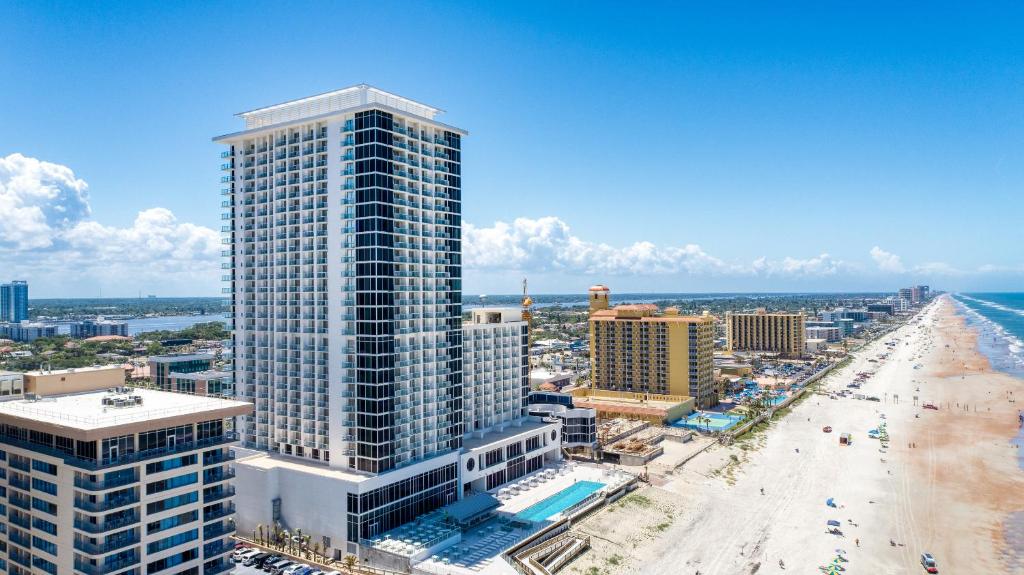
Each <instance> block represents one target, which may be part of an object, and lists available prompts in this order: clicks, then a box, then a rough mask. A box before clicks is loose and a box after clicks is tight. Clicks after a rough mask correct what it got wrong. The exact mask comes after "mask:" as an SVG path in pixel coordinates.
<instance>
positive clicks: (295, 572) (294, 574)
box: [281, 563, 306, 575]
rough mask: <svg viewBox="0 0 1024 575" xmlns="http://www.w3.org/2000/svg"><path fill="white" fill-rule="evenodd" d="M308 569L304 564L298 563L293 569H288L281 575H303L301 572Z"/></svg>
mask: <svg viewBox="0 0 1024 575" xmlns="http://www.w3.org/2000/svg"><path fill="white" fill-rule="evenodd" d="M305 569H306V566H305V565H303V564H302V563H296V564H294V565H292V566H291V567H288V568H287V569H285V570H284V571H282V572H281V575H301V572H302V571H304V570H305Z"/></svg>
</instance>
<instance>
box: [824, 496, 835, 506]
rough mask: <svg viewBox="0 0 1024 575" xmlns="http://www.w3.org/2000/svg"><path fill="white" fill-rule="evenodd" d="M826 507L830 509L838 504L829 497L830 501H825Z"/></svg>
mask: <svg viewBox="0 0 1024 575" xmlns="http://www.w3.org/2000/svg"><path fill="white" fill-rule="evenodd" d="M825 505H828V506H829V507H835V506H836V502H835V501H833V499H832V498H831V497H829V498H828V499H826V500H825Z"/></svg>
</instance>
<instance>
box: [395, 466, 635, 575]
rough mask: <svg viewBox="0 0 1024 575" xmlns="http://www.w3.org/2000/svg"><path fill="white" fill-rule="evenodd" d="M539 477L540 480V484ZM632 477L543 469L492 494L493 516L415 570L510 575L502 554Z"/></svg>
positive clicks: (578, 469) (606, 471)
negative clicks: (498, 503) (494, 501)
mask: <svg viewBox="0 0 1024 575" xmlns="http://www.w3.org/2000/svg"><path fill="white" fill-rule="evenodd" d="M542 478H543V480H542ZM631 480H633V476H632V475H630V474H628V473H625V472H621V471H615V470H609V469H603V468H599V467H596V466H590V465H580V464H576V463H571V462H568V463H563V464H561V465H558V466H552V467H548V468H545V469H542V470H540V471H538V472H536V473H533V474H531V475H528V476H526V477H524V478H522V479H520V480H519V481H517V482H515V483H512V484H510V485H506V486H505V487H502V488H500V489H498V490H495V491H494V492H493V493H492V494H493V495H495V496H496V497H497V499H498V500H499V501H501V506H500V507H499V508H498V509H496V513H495V516H494V517H493V518H491V519H490V520H488V521H486V522H483V523H480V524H478V525H476V526H474V527H472V528H469V529H466V530H464V531H462V533H461V537H460V538H459V539H458V540H457V541H454V542H453V543H450V544H446V545H444V546H442V547H440V548H438V549H434V550H432V551H431V555H430V556H429V557H426V558H425V559H424V560H423V561H419V562H416V563H415V564H414V572H418V573H437V574H441V573H443V574H463V575H469V574H475V573H509V572H511V571H510V570H511V569H512V568H511V567H510V566H509V565H508V564H507V563H505V560H504V559H502V558H501V557H500V556H501V554H502V553H503V552H504V551H505V550H506V549H508V548H509V547H512V546H513V545H516V544H517V543H519V542H520V541H523V540H524V539H526V538H527V537H529V536H531V535H532V534H534V533H536V532H537V531H538V530H540V529H542V528H543V527H544V526H546V525H549V524H550V523H551V522H552V521H557V520H559V519H560V518H561V515H562V513H564V512H566V510H570V511H573V512H574V511H575V509H574V508H575V507H577V506H579V505H580V504H583V505H587V504H589V501H588V498H592V497H593V496H595V494H600V493H602V492H603V491H609V490H614V489H617V488H619V487H621V486H623V485H625V484H626V483H628V482H629V481H631Z"/></svg>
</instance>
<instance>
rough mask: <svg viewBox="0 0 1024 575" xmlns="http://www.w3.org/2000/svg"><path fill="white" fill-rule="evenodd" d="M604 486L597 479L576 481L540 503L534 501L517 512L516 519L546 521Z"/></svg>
mask: <svg viewBox="0 0 1024 575" xmlns="http://www.w3.org/2000/svg"><path fill="white" fill-rule="evenodd" d="M602 487H604V483H600V482H597V481H580V482H577V483H574V484H573V485H572V486H570V487H566V488H565V489H563V490H561V491H559V492H558V493H556V494H554V495H552V496H550V497H548V498H547V499H545V500H543V501H541V502H540V503H534V504H533V505H531V506H529V507H527V508H526V509H523V510H522V511H520V512H519V513H516V514H515V517H516V519H522V520H524V521H532V522H538V521H544V520H545V519H548V518H550V517H553V516H555V515H558V514H560V513H562V512H563V511H565V510H566V509H569V508H570V507H572V506H574V505H576V504H578V503H580V502H581V501H583V500H585V499H586V498H587V497H590V495H591V494H593V493H594V492H596V491H598V490H599V489H601V488H602Z"/></svg>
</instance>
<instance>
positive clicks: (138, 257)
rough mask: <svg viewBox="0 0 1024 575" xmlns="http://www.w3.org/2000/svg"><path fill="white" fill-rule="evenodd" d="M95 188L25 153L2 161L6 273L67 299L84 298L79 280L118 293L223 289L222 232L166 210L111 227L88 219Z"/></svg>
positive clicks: (0, 220) (0, 260) (0, 212)
mask: <svg viewBox="0 0 1024 575" xmlns="http://www.w3.org/2000/svg"><path fill="white" fill-rule="evenodd" d="M87 188H88V185H87V184H86V183H85V182H84V181H83V180H81V179H79V178H76V177H75V175H74V173H73V172H72V171H71V169H70V168H68V167H66V166H62V165H59V164H53V163H49V162H43V161H39V160H37V159H34V158H28V157H25V156H22V155H20V154H11V155H9V156H7V157H6V158H0V248H2V249H0V266H2V267H3V268H4V269H5V272H6V273H5V275H7V276H11V277H14V275H17V276H19V277H25V278H26V279H30V280H32V279H33V278H37V279H39V278H41V279H42V281H43V282H45V283H51V284H52V283H57V285H50V286H47V287H48V288H49V290H45V291H54V292H62V293H64V294H65V295H82V294H75V292H74V290H72V289H69V287H68V286H70V285H74V283H75V282H81V283H84V284H96V285H100V286H102V285H107V286H109V287H108V290H117V292H118V294H117V295H125V294H126V293H131V291H134V289H145V290H146V291H157V292H162V293H166V292H167V291H176V292H177V293H184V294H204V293H211V292H212V290H215V289H216V285H217V281H218V280H219V276H218V274H217V270H218V268H219V267H220V266H219V262H220V237H219V234H218V232H216V231H214V230H212V229H210V228H207V227H203V226H198V225H195V224H191V223H186V222H179V221H178V220H177V218H175V216H174V214H173V213H171V211H170V210H168V209H165V208H150V209H147V210H143V211H141V212H139V213H138V215H137V216H136V218H135V221H134V222H132V224H131V225H130V226H128V227H124V228H121V227H116V226H107V225H103V224H101V223H99V222H96V221H94V220H91V219H88V218H89V215H90V213H91V210H90V207H89V201H88V195H87V194H86V189H87ZM32 283H35V282H32ZM37 285H38V284H37ZM129 290H131V291H129ZM165 290H166V291H165ZM89 295H92V294H89Z"/></svg>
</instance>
